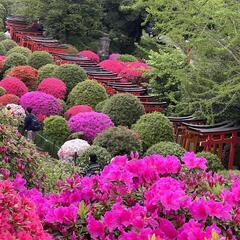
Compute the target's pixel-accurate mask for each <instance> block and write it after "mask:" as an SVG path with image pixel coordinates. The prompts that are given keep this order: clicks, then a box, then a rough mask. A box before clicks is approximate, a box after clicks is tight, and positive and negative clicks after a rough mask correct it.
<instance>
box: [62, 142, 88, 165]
mask: <svg viewBox="0 0 240 240" xmlns="http://www.w3.org/2000/svg"><path fill="white" fill-rule="evenodd" d="M89 147H90V145H89V143H88V142H87V141H85V140H82V139H72V140H69V141H67V142H65V143H64V144H63V145H62V146H61V148H60V149H59V151H58V157H59V159H60V160H62V161H70V162H71V161H73V160H74V159H77V157H78V156H79V155H80V154H81V153H82V152H83V151H85V150H86V149H88V148H89Z"/></svg>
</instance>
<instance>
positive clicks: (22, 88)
mask: <svg viewBox="0 0 240 240" xmlns="http://www.w3.org/2000/svg"><path fill="white" fill-rule="evenodd" d="M0 87H3V88H4V89H5V90H6V91H7V93H8V94H14V95H16V96H18V97H21V96H22V95H24V94H25V93H27V92H28V88H27V87H26V85H25V84H24V83H23V82H22V81H21V80H19V79H18V78H15V77H6V78H4V79H3V80H2V81H0Z"/></svg>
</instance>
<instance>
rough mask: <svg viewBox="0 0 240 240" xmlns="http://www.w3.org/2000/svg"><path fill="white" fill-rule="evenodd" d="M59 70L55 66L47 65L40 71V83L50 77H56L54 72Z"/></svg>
mask: <svg viewBox="0 0 240 240" xmlns="http://www.w3.org/2000/svg"><path fill="white" fill-rule="evenodd" d="M57 68H58V66H57V65H55V64H46V65H44V66H42V67H40V68H39V69H38V82H41V81H42V80H43V79H45V78H48V77H54V74H53V73H54V71H55V70H56V69H57Z"/></svg>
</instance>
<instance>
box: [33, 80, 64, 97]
mask: <svg viewBox="0 0 240 240" xmlns="http://www.w3.org/2000/svg"><path fill="white" fill-rule="evenodd" d="M37 90H38V91H41V92H45V93H48V94H51V95H53V96H54V97H55V98H59V99H64V97H65V94H66V92H67V87H66V84H65V83H64V82H63V81H62V80H60V79H57V78H46V79H44V80H43V81H42V82H41V83H40V84H39V85H38V88H37Z"/></svg>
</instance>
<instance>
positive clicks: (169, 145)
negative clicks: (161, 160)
mask: <svg viewBox="0 0 240 240" xmlns="http://www.w3.org/2000/svg"><path fill="white" fill-rule="evenodd" d="M185 152H186V151H185V149H184V148H182V147H181V146H180V145H179V144H177V143H174V142H160V143H157V144H155V145H153V146H151V147H150V148H149V149H148V150H147V152H146V155H154V154H159V155H162V156H164V157H166V156H173V155H174V156H177V157H179V158H181V157H182V156H183V155H184V154H185Z"/></svg>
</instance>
